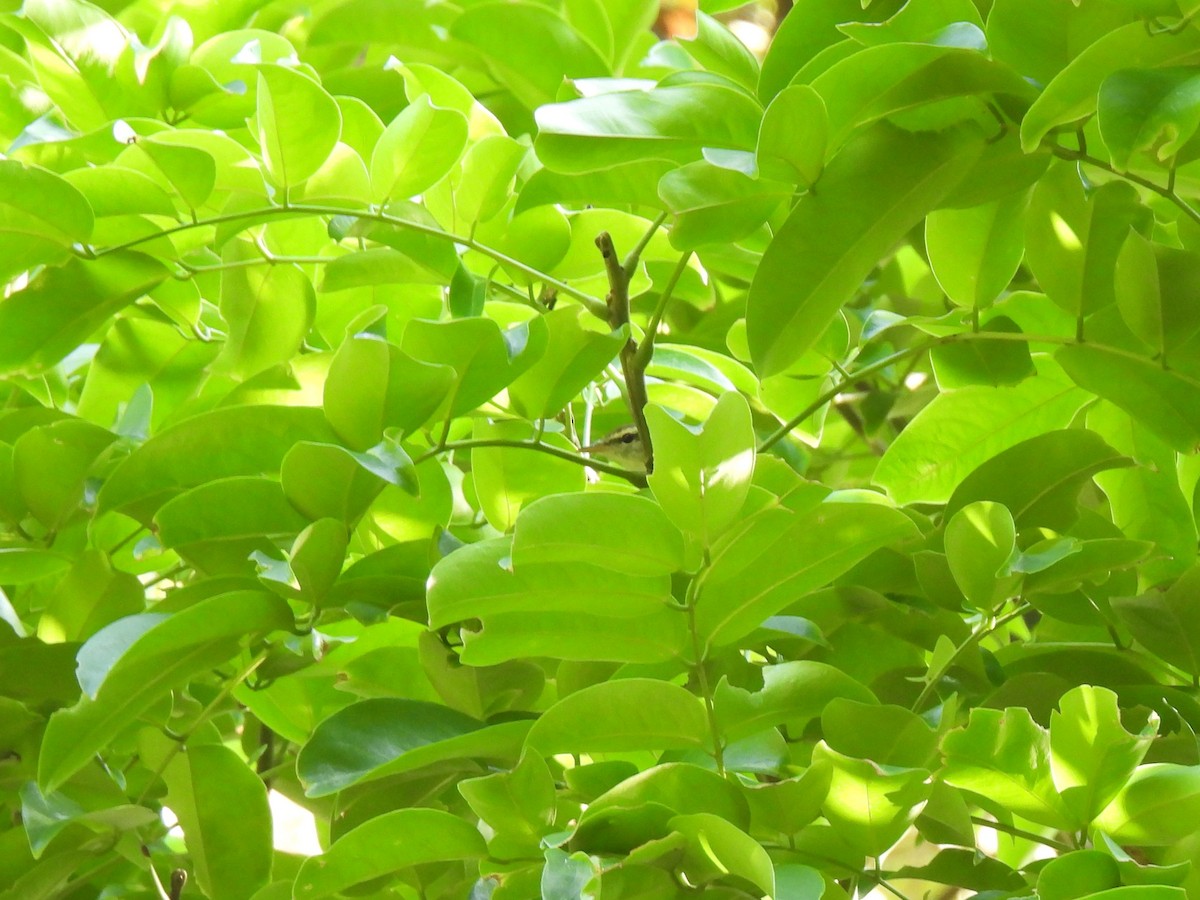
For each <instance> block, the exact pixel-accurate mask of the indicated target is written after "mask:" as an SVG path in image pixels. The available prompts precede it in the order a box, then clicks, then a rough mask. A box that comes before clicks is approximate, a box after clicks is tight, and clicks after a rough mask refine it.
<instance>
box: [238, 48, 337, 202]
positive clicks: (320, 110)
mask: <svg viewBox="0 0 1200 900" xmlns="http://www.w3.org/2000/svg"><path fill="white" fill-rule="evenodd" d="M257 97H258V115H257V120H258V144H259V146H260V147H262V154H263V162H264V163H266V166H267V171H268V172H270V173H271V177H272V178H274V179H275V181H276V183H278V184H281V185H283V187H284V189H285V190H286V189H287V188H290V187H294V186H295V185H298V184H300V183H301V182H302V181H304V180H305V179H307V178H308V177H309V176H310V175H312V174H313V173H314V172H316V171H317V170H318V169H320V168H321V166H322V165H324V163H325V160H327V159H328V158H329V154H330V153H332V152H333V148H334V146H336V144H337V142H338V138H340V137H341V134H342V112H341V110H340V109H339V108H338V105H337V103H335V102H334V99H333V98H332V97H330V96H329V94H328V93H326V91H325V89H324V88H322V87H321V86H320V85H319V84H317V82H316V81H314V80H313V79H312V78H309V77H308V76H307V75H302V74H301V73H300V72H298V71H296V70H295V69H289V68H286V67H284V66H276V65H263V66H260V67H259V69H258V93H257Z"/></svg>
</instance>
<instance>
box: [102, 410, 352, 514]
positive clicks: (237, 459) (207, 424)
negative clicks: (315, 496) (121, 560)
mask: <svg viewBox="0 0 1200 900" xmlns="http://www.w3.org/2000/svg"><path fill="white" fill-rule="evenodd" d="M336 440H337V438H336V436H335V435H334V433H333V432H332V431H331V430H330V428H329V426H328V425H327V424H326V422H325V416H324V415H323V414H322V412H321V410H319V409H313V408H311V407H301V406H233V407H229V408H227V409H216V410H213V411H212V412H208V413H203V414H201V415H198V416H193V417H192V418H190V419H185V420H184V421H182V422H180V423H179V424H177V425H174V426H172V427H170V428H168V429H166V430H165V431H163V432H161V433H160V434H157V435H155V436H154V437H152V438H150V440H148V441H146V443H144V444H142V446H140V447H138V448H137V449H136V450H135V451H134V452H133V453H131V454H130V455H129V456H128V457H126V459H125V460H124V461H123V462H121V463H120V465H118V466H117V468H116V469H114V470H113V473H112V474H111V475H110V476H109V478H108V480H107V481H106V482H105V483H104V487H102V488H101V490H100V496H99V498H98V501H97V502H98V504H99V507H100V509H101V510H114V511H120V512H123V513H125V514H126V515H129V516H132V517H133V518H135V519H141V520H145V521H149V520H150V518H151V517H152V516H153V515H154V512H155V510H157V509H158V508H159V506H161V505H162V504H163V503H164V502H166V501H167V500H169V499H170V498H171V497H173V496H175V495H176V494H179V493H181V492H183V491H184V490H186V489H188V488H192V487H196V486H197V485H200V484H203V483H205V482H206V481H211V480H214V479H217V478H228V477H231V476H234V475H273V474H276V473H278V472H279V466H280V464H281V463H282V462H283V458H284V456H286V455H287V452H288V451H289V450H290V449H291V448H292V445H293V444H295V443H297V442H298V441H316V442H319V443H335V442H336Z"/></svg>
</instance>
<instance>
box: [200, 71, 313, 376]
mask: <svg viewBox="0 0 1200 900" xmlns="http://www.w3.org/2000/svg"><path fill="white" fill-rule="evenodd" d="M297 77H302V76H297ZM261 258H262V257H261V254H260V253H259V252H258V251H257V250H256V249H255V248H254V247H253V246H252V245H251V244H249V243H247V242H244V241H230V242H229V243H228V244H226V245H225V252H224V254H223V255H222V261H223V262H224V263H225V264H226V265H227V266H230V267H229V268H226V269H225V270H224V271H223V272H222V273H221V316H222V317H223V318H224V319H225V321H226V323H227V324H228V325H229V334H228V337H227V338H226V340H225V346H224V347H223V348H222V349H221V355H220V356H219V357H217V363H216V365H217V366H218V367H219V368H223V369H227V370H228V371H231V372H233V373H234V374H235V375H236V376H237V377H238V378H240V379H242V380H245V379H247V378H250V377H252V376H254V375H257V374H258V373H259V372H262V371H264V370H265V369H269V368H271V367H272V366H277V365H280V364H282V363H285V362H287V361H288V360H290V359H291V358H292V357H293V356H294V355H295V354H296V351H297V350H299V348H300V345H301V344H302V343H303V341H304V338H305V337H306V336H307V335H308V329H309V326H310V325H311V324H312V320H313V316H314V315H315V313H316V305H317V298H316V294H314V293H313V287H312V284H311V282H309V280H308V276H306V275H305V274H304V273H303V272H302V271H301V270H300V268H299V267H298V266H295V265H271V266H238V265H237V263H239V262H245V261H249V260H259V259H261Z"/></svg>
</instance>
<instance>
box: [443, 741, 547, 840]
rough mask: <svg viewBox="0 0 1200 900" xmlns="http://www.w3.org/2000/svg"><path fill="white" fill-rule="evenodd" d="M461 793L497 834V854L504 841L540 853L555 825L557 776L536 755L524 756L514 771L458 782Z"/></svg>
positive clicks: (526, 754) (522, 755) (472, 808)
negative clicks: (498, 842) (541, 842)
mask: <svg viewBox="0 0 1200 900" xmlns="http://www.w3.org/2000/svg"><path fill="white" fill-rule="evenodd" d="M458 792H459V793H460V794H462V796H463V799H464V800H466V801H467V803H468V804H469V805H470V807H471V810H472V811H473V812H474V813H475V814H476V815H477V816H479V818H480V819H482V820H483V821H484V822H487V824H488V825H490V826H491V827H492V829H494V830H495V831H496V832H497V836H496V837H495V838H493V839H492V850H493V852H495V851H496V850H497V849H498V848H497V846H496V844H497V841H498V840H503V841H504V846H505V847H521V846H522V845H523V846H524V849H525V850H526V851H528V850H529V849H531V848H532V849H533V850H535V851H536V849H537V847H538V844H539V841H540V839H541V837H542V835H543V834H545V833H546V832H547V831H548V830H549V828H550V826H551V825H553V824H554V819H555V807H556V804H557V794H556V792H555V784H554V776H553V775H551V774H550V768H549V767H548V766H547V765H546V761H545V760H543V759H542V758H541V757H540V756H538V755H537V754H536V753H529V752H525V753H523V754H521V761H520V762H519V763H517V765H516V767H515V768H514V769H513V770H512V771H511V772H496V773H494V774H492V775H483V776H480V777H478V778H465V779H463V780H462V781H460V782H459V783H458ZM518 852H520V851H519V850H518ZM497 855H506V854H503V853H498V854H497Z"/></svg>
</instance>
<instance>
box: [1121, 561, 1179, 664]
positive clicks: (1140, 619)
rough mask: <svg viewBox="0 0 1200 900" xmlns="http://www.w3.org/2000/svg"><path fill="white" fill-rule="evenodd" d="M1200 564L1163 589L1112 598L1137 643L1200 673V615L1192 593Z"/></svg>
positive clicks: (1170, 660) (1167, 660)
mask: <svg viewBox="0 0 1200 900" xmlns="http://www.w3.org/2000/svg"><path fill="white" fill-rule="evenodd" d="M1197 586H1200V567H1192V568H1191V569H1189V570H1188V571H1187V572H1186V573H1185V574H1184V575H1183V576H1182V577H1181V578H1180V579H1179V580H1178V581H1176V582H1175V584H1174V585H1172V586H1171V587H1170V588H1168V589H1167V590H1165V591H1162V590H1153V591H1149V592H1147V593H1145V594H1142V595H1141V596H1138V597H1114V598H1113V599H1112V601H1111V603H1112V607H1113V610H1114V611H1115V612H1116V614H1117V616H1118V617H1119V618H1120V619H1121V621H1122V622H1123V623H1124V625H1125V626H1126V627H1127V628H1128V629H1129V630H1130V631H1131V632H1132V633H1133V636H1134V637H1135V638H1136V639H1137V641H1138V643H1140V644H1141V645H1142V646H1144V647H1145V648H1146V649H1147V650H1149V651H1150V652H1151V653H1153V654H1155V655H1156V656H1158V657H1159V658H1160V659H1162V660H1164V661H1166V662H1168V663H1170V664H1171V665H1173V666H1178V667H1179V668H1181V669H1183V670H1184V671H1185V672H1188V673H1190V674H1191V675H1193V676H1195V675H1200V615H1197V611H1196V604H1195V603H1194V602H1193V600H1192V598H1193V597H1194V596H1195V591H1196V589H1197Z"/></svg>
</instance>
